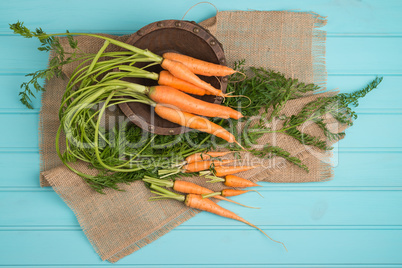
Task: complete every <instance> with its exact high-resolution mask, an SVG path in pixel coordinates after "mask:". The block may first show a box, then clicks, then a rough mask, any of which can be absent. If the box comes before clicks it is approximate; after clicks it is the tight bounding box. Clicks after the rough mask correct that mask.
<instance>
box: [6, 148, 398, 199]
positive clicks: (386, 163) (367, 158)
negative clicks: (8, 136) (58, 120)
mask: <svg viewBox="0 0 402 268" xmlns="http://www.w3.org/2000/svg"><path fill="white" fill-rule="evenodd" d="M334 158H335V159H333V160H334V162H335V163H337V164H336V166H335V168H334V176H335V177H334V179H333V180H331V181H328V182H325V183H303V184H293V185H292V187H291V189H292V190H294V189H295V188H301V189H305V188H309V189H312V190H313V189H316V188H317V189H320V188H322V187H327V188H328V189H329V188H330V187H338V188H339V187H346V188H347V189H354V187H360V188H361V187H366V188H367V187H388V188H390V187H402V180H401V175H402V174H401V172H402V171H401V167H400V163H401V161H402V156H401V152H382V151H372V152H353V151H348V152H345V151H342V150H341V151H340V152H339V154H338V155H335V156H334ZM357 160H358V161H357ZM15 163H23V164H22V165H19V167H18V168H15V166H14V165H15ZM0 169H1V170H2V176H0V190H7V189H9V188H12V189H13V190H16V191H18V190H19V189H21V190H24V189H26V188H32V190H37V191H42V190H41V189H40V188H38V187H39V179H38V177H39V153H38V152H0ZM384 174H386V175H384ZM264 185H265V186H266V187H269V188H285V187H287V188H288V187H289V184H278V183H274V184H272V183H265V184H264ZM33 187H36V188H33Z"/></svg>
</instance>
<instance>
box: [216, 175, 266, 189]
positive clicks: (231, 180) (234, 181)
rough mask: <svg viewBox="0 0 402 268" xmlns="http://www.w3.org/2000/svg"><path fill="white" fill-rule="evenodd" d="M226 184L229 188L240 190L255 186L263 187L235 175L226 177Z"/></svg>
mask: <svg viewBox="0 0 402 268" xmlns="http://www.w3.org/2000/svg"><path fill="white" fill-rule="evenodd" d="M224 184H225V185H226V186H229V187H238V188H246V187H255V186H259V187H262V186H261V185H258V184H256V183H254V182H252V181H249V180H247V179H244V178H240V177H238V176H235V175H227V176H226V177H225V182H224Z"/></svg>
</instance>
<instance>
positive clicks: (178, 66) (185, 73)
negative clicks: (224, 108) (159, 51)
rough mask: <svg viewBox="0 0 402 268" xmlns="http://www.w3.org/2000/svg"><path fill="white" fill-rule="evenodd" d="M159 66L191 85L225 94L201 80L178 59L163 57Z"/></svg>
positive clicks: (217, 93) (214, 92)
mask: <svg viewBox="0 0 402 268" xmlns="http://www.w3.org/2000/svg"><path fill="white" fill-rule="evenodd" d="M161 66H162V68H163V69H165V70H168V71H169V72H170V73H171V74H172V75H174V76H176V77H177V78H180V79H182V80H184V81H187V82H189V83H191V84H193V85H196V86H198V87H200V88H203V89H205V90H207V91H210V92H211V93H212V94H213V95H216V96H221V97H224V96H225V94H223V92H222V91H221V90H218V89H216V88H214V87H213V86H211V84H208V83H207V82H205V81H203V80H201V79H200V78H199V77H198V76H196V75H195V74H194V73H193V72H192V71H191V70H190V69H188V68H187V67H186V66H185V65H184V64H183V63H181V62H178V61H173V60H169V59H163V61H162V63H161Z"/></svg>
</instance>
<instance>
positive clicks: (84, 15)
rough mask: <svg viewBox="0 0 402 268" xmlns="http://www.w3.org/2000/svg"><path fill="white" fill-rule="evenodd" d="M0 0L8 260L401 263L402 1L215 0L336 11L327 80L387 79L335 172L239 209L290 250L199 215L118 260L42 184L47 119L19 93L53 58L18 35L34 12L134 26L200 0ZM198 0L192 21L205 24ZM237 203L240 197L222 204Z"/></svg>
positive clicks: (104, 27) (95, 27)
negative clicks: (100, 250)
mask: <svg viewBox="0 0 402 268" xmlns="http://www.w3.org/2000/svg"><path fill="white" fill-rule="evenodd" d="M166 2H167V1H163V0H158V1H129V0H115V1H105V0H98V1H79V0H60V1H50V0H38V1H30V0H14V1H3V0H2V1H0V38H1V42H0V87H1V98H0V126H2V131H1V132H0V169H1V172H0V266H2V267H13V266H23V267H31V266H32V267H42V266H46V267H60V266H63V267H96V266H118V267H144V266H145V267H166V268H167V267H300V268H301V267H402V254H401V253H402V213H401V212H402V192H401V190H402V165H401V162H402V139H401V135H400V133H401V131H402V102H401V100H402V90H401V84H402V64H401V62H402V52H401V47H402V16H401V15H400V14H401V12H402V1H399V0H388V1H380V0H361V1H357V0H356V1H351V0H323V1H321V0H310V1H296V0H290V1H263V0H259V1H244V0H242V1H240V0H224V1H223V0H221V1H217V0H216V1H211V2H212V3H214V4H215V5H216V6H217V7H218V8H219V9H220V10H235V9H241V10H247V9H251V10H299V11H314V12H317V13H319V14H320V15H323V16H328V24H327V26H325V27H324V29H325V30H326V31H327V57H326V64H327V69H328V83H327V86H328V88H331V89H333V88H338V89H339V90H341V91H342V92H350V91H352V90H356V89H359V88H360V87H361V86H363V85H365V84H366V83H367V82H369V81H371V80H372V79H373V78H374V77H375V76H377V75H381V76H384V81H383V83H382V84H381V86H380V88H379V89H378V90H376V91H374V92H372V93H370V94H369V95H368V96H367V97H366V98H365V99H363V100H362V101H361V104H360V106H359V107H358V108H357V111H358V115H359V118H358V120H357V121H356V122H355V125H354V126H353V127H352V128H350V129H348V130H347V135H346V138H345V139H344V140H342V141H341V142H339V144H338V145H337V147H336V151H335V152H336V154H335V156H334V159H333V160H334V164H335V168H334V172H335V177H334V179H333V180H332V181H329V182H322V183H305V184H269V183H264V186H265V187H264V188H263V190H262V191H261V192H262V193H263V195H264V196H265V198H264V199H261V198H260V197H259V196H258V195H248V196H247V197H237V198H236V200H237V201H240V202H244V203H247V204H250V205H255V206H260V207H262V209H260V210H258V211H256V210H252V211H250V210H248V209H243V208H239V207H236V211H237V212H238V213H239V214H240V215H241V216H244V217H245V218H247V219H249V220H250V221H252V222H254V223H255V224H257V225H259V226H261V227H262V228H263V229H264V230H265V231H267V232H269V234H270V235H272V237H275V238H277V239H280V240H282V241H284V242H286V245H287V247H288V248H289V250H290V251H289V253H285V252H284V251H283V250H282V248H280V247H278V246H277V245H276V244H274V243H270V242H269V241H268V242H267V240H266V239H265V238H264V237H262V236H261V235H260V234H259V233H258V231H255V230H254V229H252V228H249V227H247V226H244V225H242V224H239V223H237V222H234V221H230V220H227V219H221V218H219V217H217V216H214V215H209V214H207V213H201V214H199V215H197V216H196V217H194V218H192V219H191V220H189V221H187V222H186V223H184V224H183V225H181V226H179V227H178V228H176V229H175V230H173V231H172V232H170V233H168V234H167V235H165V236H164V237H162V238H160V239H158V240H157V241H155V242H154V243H152V244H150V245H148V246H146V247H145V248H143V249H141V250H140V251H138V252H136V253H134V254H132V255H130V256H128V257H126V258H124V259H122V260H121V261H119V262H118V263H117V264H113V265H112V264H110V263H108V262H102V261H101V260H100V258H99V256H98V255H97V254H96V253H95V251H94V250H93V248H92V246H91V245H90V243H89V242H88V240H87V239H86V237H85V235H84V234H83V232H82V231H81V229H80V228H79V225H78V223H77V221H76V219H75V217H74V214H73V213H72V211H71V210H70V209H69V208H68V207H67V205H66V204H64V203H63V201H62V200H61V199H60V198H59V197H58V196H57V194H55V193H54V192H53V191H52V190H51V189H42V188H40V187H39V182H38V175H39V151H38V132H37V129H38V118H39V108H40V98H39V99H38V100H35V102H34V107H35V109H34V110H27V109H25V108H24V107H23V106H22V105H21V104H20V103H19V100H18V91H19V85H20V84H21V83H22V82H24V81H26V78H25V77H24V75H25V74H26V73H28V72H32V71H35V70H37V69H39V68H44V67H46V62H47V55H46V54H44V53H40V52H39V51H37V50H36V47H37V45H38V43H37V42H36V41H34V40H27V39H22V38H20V37H17V36H14V35H12V34H11V32H10V31H9V29H8V23H13V22H16V21H17V20H21V21H24V22H25V23H26V24H27V25H28V26H29V27H42V28H44V29H45V30H46V31H49V32H60V31H64V30H65V29H69V30H71V31H81V32H84V31H86V32H88V31H89V32H104V33H111V34H128V33H131V32H133V31H135V30H137V29H139V28H141V27H142V26H144V25H146V24H148V23H150V22H153V21H157V20H163V19H181V18H182V16H183V14H184V13H185V12H186V11H187V9H188V8H189V7H191V6H192V5H193V4H195V3H197V2H198V1H194V0H191V1H179V0H171V1H169V5H168V4H167V3H166ZM214 12H215V11H214V8H213V7H211V6H209V5H200V6H198V7H196V8H195V9H193V10H191V11H190V12H189V13H188V15H187V16H186V19H189V20H195V21H201V20H203V19H206V18H208V17H211V16H212V15H213V14H214ZM222 205H225V206H226V207H227V208H234V207H233V206H232V205H231V204H222Z"/></svg>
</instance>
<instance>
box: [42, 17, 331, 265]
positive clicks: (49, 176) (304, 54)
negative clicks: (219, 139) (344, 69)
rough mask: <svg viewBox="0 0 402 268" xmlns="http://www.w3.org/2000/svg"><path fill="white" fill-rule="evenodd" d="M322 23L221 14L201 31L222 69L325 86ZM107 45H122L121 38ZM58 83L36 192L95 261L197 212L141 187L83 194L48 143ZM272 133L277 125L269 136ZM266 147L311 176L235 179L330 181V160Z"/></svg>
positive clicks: (48, 100) (279, 163) (291, 110)
mask: <svg viewBox="0 0 402 268" xmlns="http://www.w3.org/2000/svg"><path fill="white" fill-rule="evenodd" d="M325 23H326V20H325V18H323V17H321V16H319V15H317V14H314V13H306V12H286V11H273V12H262V11H261V12H260V11H225V12H218V14H217V16H216V17H213V18H211V19H208V20H206V21H204V22H202V23H200V24H201V25H202V26H204V27H206V28H208V29H209V30H210V31H211V33H212V34H214V35H215V36H216V38H217V39H218V40H219V41H220V42H221V43H222V44H223V46H224V50H225V55H226V58H227V59H228V64H229V65H232V64H233V62H234V61H236V60H240V59H246V60H247V65H250V66H255V67H265V68H271V69H273V70H276V71H280V72H282V73H284V74H286V75H287V76H288V77H292V78H298V79H299V80H300V81H303V82H305V83H316V84H321V85H323V86H324V85H325V81H326V71H325V61H324V56H325V55H324V54H325V32H324V31H322V30H319V29H317V28H319V27H322V26H323V25H325ZM113 37H114V38H117V39H119V40H122V41H124V40H126V39H127V38H128V36H120V37H116V36H113ZM77 39H78V44H79V47H80V48H81V50H83V51H85V52H96V51H97V50H98V49H99V48H100V47H101V45H102V44H103V41H101V40H98V39H93V38H88V37H78V38H77ZM62 43H63V44H65V47H66V49H68V46H67V45H66V40H62ZM73 67H74V66H67V67H66V68H65V69H64V71H65V73H66V74H67V75H69V74H71V70H72V69H73ZM65 83H66V81H65V80H62V79H56V78H55V79H51V80H50V81H48V82H47V84H46V92H45V93H44V94H43V97H42V109H41V113H40V139H41V140H40V149H41V151H40V155H41V171H42V172H41V176H40V181H41V185H42V186H49V185H50V186H52V187H53V189H54V190H55V191H56V192H57V193H58V194H59V195H60V197H61V198H62V199H63V200H64V201H65V202H66V203H67V204H68V206H69V207H70V208H71V209H72V210H73V211H74V213H75V215H76V217H77V219H78V222H79V224H80V225H81V227H82V229H83V231H84V232H85V234H86V236H87V238H88V239H89V241H90V242H91V244H92V245H93V247H94V248H95V250H96V252H97V253H98V254H99V255H100V257H101V258H102V260H108V261H110V262H116V261H118V260H119V259H121V258H123V257H124V256H126V255H128V254H130V253H132V252H134V251H136V250H138V249H140V248H141V247H143V246H145V245H147V244H149V243H151V242H152V241H154V240H156V239H157V238H159V237H161V236H162V235H164V234H165V233H167V232H169V231H170V230H171V229H173V228H175V227H176V226H178V225H179V224H181V223H183V222H184V221H186V220H188V219H190V218H191V217H193V216H194V215H195V214H196V213H198V211H195V210H193V209H188V208H186V207H185V206H184V205H183V204H182V203H179V202H177V201H172V200H164V201H160V202H148V201H147V199H148V197H149V196H150V195H151V194H150V193H149V191H148V190H147V189H146V188H145V187H144V186H143V183H142V182H135V183H132V184H130V185H121V188H122V189H123V190H125V191H115V190H110V189H106V190H105V193H106V194H105V195H101V194H99V193H97V192H95V191H94V190H92V189H91V188H90V187H89V186H87V184H86V183H85V182H84V181H83V180H82V179H81V178H80V177H79V176H77V175H76V174H74V173H72V172H71V171H69V170H68V169H67V168H66V167H64V166H62V165H61V162H60V160H59V158H58V156H57V155H56V152H55V146H54V141H55V134H56V130H57V127H58V124H59V121H58V117H57V111H58V108H59V105H60V98H61V95H62V93H63V91H64V88H65ZM315 98H317V95H313V96H306V97H303V98H299V99H296V100H292V101H289V102H288V104H287V105H286V106H285V107H284V109H283V114H285V115H287V116H289V115H292V114H295V113H297V112H298V111H299V110H300V109H301V108H302V107H303V106H304V105H305V104H306V103H308V102H310V101H312V100H314V99H315ZM328 120H331V119H330V118H329V119H328ZM329 123H331V122H330V121H329ZM278 126H280V122H278V124H275V125H274V126H273V128H275V127H278ZM333 127H334V128H335V130H336V128H337V127H338V126H337V125H336V124H333ZM300 129H301V130H302V131H304V132H306V133H309V134H314V135H317V136H321V137H323V134H322V132H321V130H320V129H318V128H317V127H315V126H314V125H311V124H309V125H305V126H301V127H300ZM267 142H268V143H269V144H271V145H275V146H280V147H282V148H283V149H285V150H287V151H289V152H290V153H291V154H292V155H296V156H298V157H300V158H302V160H303V162H304V164H306V165H307V166H308V167H309V169H310V172H309V173H307V172H306V171H304V170H303V169H301V168H299V167H297V166H295V165H293V164H289V163H287V162H286V161H284V160H283V159H282V158H279V157H274V158H272V159H269V160H266V161H265V163H264V164H265V167H262V168H258V169H255V170H253V171H249V172H244V173H243V174H240V175H241V176H244V177H246V178H249V179H251V180H253V181H260V180H263V181H268V182H311V181H322V180H328V179H330V178H331V176H332V170H331V166H330V164H329V162H328V159H329V158H330V154H329V153H327V152H323V151H316V150H312V149H311V148H309V147H306V146H303V145H301V144H300V143H299V142H298V141H296V140H294V139H293V138H290V137H288V136H286V135H281V134H276V135H273V134H266V135H265V136H264V137H262V138H261V140H260V143H261V144H265V143H267ZM243 157H244V159H245V160H248V161H251V162H253V161H255V160H257V159H255V158H253V157H250V156H249V155H244V156H243ZM259 161H260V160H259ZM249 163H250V162H249ZM74 165H75V167H76V168H78V169H80V170H82V171H84V172H94V171H93V170H89V169H88V168H87V167H86V165H83V164H81V163H77V164H74ZM190 180H193V181H196V182H198V183H200V184H203V183H204V182H203V181H205V180H202V179H200V178H190ZM215 187H219V185H218V186H215Z"/></svg>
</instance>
